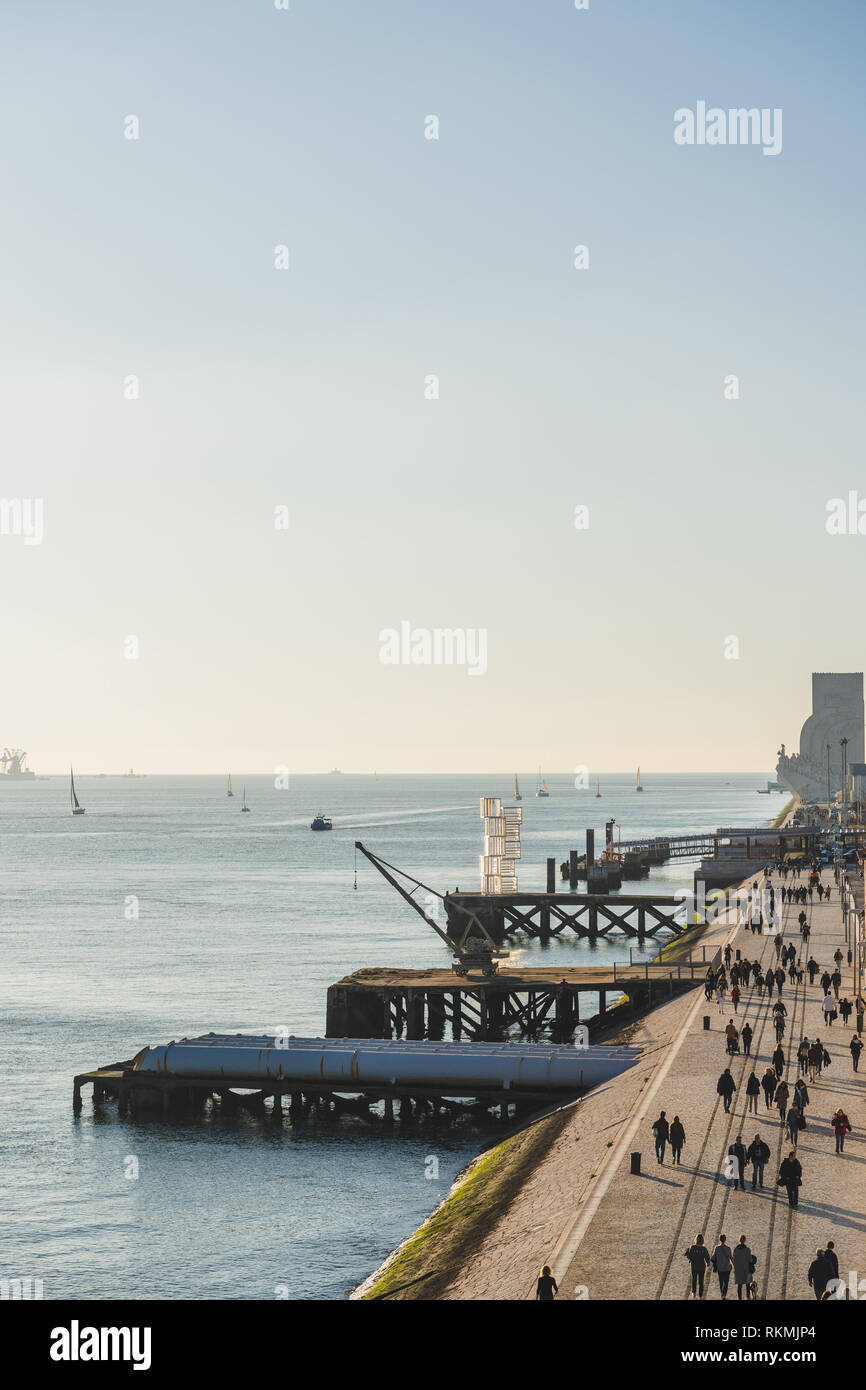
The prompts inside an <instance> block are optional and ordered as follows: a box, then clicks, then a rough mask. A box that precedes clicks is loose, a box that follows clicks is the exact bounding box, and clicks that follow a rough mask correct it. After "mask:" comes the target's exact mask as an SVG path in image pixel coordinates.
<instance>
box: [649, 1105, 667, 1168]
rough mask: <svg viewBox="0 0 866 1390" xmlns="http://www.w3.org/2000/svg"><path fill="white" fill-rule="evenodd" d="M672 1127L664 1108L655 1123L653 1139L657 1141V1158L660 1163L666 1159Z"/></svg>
mask: <svg viewBox="0 0 866 1390" xmlns="http://www.w3.org/2000/svg"><path fill="white" fill-rule="evenodd" d="M669 1133H670V1127H669V1125H668V1122H667V1120H666V1118H665V1112H664V1111H663V1110H662V1112H661V1114H660V1115H659V1117H658V1119H657V1120H656V1122H655V1124H654V1125H653V1139H654V1140H655V1141H656V1158H657V1159H658V1161H659V1163H664V1161H665V1144H666V1143H667V1142H668V1135H669Z"/></svg>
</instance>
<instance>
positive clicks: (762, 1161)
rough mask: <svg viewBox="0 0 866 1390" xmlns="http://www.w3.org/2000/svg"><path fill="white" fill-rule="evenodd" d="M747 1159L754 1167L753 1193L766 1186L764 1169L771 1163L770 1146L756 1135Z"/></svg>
mask: <svg viewBox="0 0 866 1390" xmlns="http://www.w3.org/2000/svg"><path fill="white" fill-rule="evenodd" d="M746 1157H747V1158H748V1160H749V1162H750V1163H751V1165H752V1191H753V1192H754V1190H755V1188H756V1187H760V1188H763V1186H764V1167H765V1165H766V1164H768V1163H769V1161H770V1146H769V1144H766V1143H765V1142H764V1140H763V1139H762V1138H761V1136H760V1134H756V1135H755V1137H754V1139H753V1140H752V1142H751V1144H750V1145H749V1148H748V1151H747V1154H746Z"/></svg>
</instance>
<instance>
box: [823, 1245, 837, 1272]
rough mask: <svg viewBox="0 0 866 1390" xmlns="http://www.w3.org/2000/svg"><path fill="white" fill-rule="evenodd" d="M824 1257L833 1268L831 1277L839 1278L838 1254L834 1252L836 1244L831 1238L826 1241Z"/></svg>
mask: <svg viewBox="0 0 866 1390" xmlns="http://www.w3.org/2000/svg"><path fill="white" fill-rule="evenodd" d="M824 1259H825V1260H826V1261H827V1263H828V1265H830V1267H831V1268H832V1270H833V1278H834V1279H838V1278H839V1256H838V1255H837V1254H836V1246H835V1244H834V1243H833V1241H832V1240H828V1241H827V1249H826V1250H825V1251H824Z"/></svg>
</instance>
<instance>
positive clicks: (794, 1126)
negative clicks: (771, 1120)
mask: <svg viewBox="0 0 866 1390" xmlns="http://www.w3.org/2000/svg"><path fill="white" fill-rule="evenodd" d="M785 1125H786V1128H787V1131H788V1138H789V1139H790V1141H791V1143H792V1144H794V1145H796V1143H797V1141H798V1139H799V1138H800V1130H801V1129H805V1128H806V1117H805V1115H804V1114H803V1112H802V1110H801V1109H800V1107H799V1105H792V1106H791V1107H790V1109H789V1110H788V1113H787V1115H786V1116H785Z"/></svg>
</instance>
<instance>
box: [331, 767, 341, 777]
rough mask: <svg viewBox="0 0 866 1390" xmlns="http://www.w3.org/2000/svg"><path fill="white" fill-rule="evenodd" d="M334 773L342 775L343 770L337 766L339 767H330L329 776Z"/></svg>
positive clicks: (338, 775)
mask: <svg viewBox="0 0 866 1390" xmlns="http://www.w3.org/2000/svg"><path fill="white" fill-rule="evenodd" d="M335 774H336V776H337V777H342V775H343V770H342V768H339V767H332V768H331V776H332V777H333V776H334V775H335Z"/></svg>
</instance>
